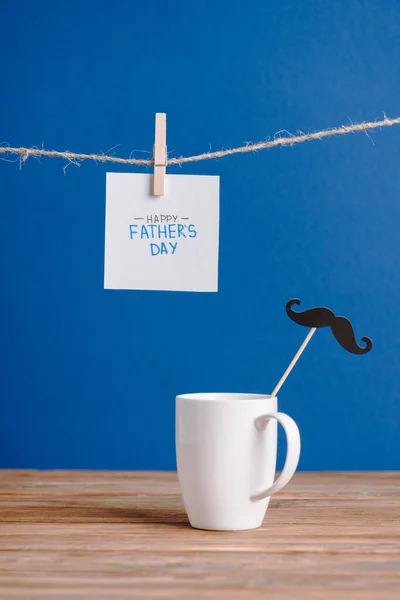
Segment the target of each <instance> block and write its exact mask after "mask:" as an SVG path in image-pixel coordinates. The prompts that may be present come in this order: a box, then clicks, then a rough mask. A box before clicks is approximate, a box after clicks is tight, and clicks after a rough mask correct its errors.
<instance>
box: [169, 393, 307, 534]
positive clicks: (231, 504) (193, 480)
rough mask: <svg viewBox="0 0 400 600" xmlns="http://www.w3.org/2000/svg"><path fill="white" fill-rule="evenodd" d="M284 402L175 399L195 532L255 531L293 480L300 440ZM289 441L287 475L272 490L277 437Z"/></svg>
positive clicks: (242, 397)
mask: <svg viewBox="0 0 400 600" xmlns="http://www.w3.org/2000/svg"><path fill="white" fill-rule="evenodd" d="M277 410H278V399H277V398H276V397H271V396H266V395H263V394H183V395H181V396H177V397H176V458H177V466H178V478H179V484H180V488H181V492H182V497H183V502H184V505H185V508H186V512H187V514H188V517H189V521H190V524H191V525H192V527H195V528H197V529H213V530H225V531H226V530H230V531H232V530H240V529H255V528H256V527H260V525H261V524H262V522H263V519H264V516H265V513H266V510H267V508H268V504H269V501H270V496H271V495H272V494H275V493H276V492H278V491H279V490H281V489H282V488H283V487H284V486H285V485H286V484H287V483H288V482H289V481H290V479H291V478H292V477H293V475H294V473H295V471H296V468H297V464H298V462H299V457H300V434H299V430H298V427H297V425H296V423H295V422H294V421H293V419H292V418H291V417H289V416H288V415H285V414H283V413H279V412H277ZM278 423H280V424H281V425H282V426H283V428H284V430H285V433H286V437H287V455H286V461H285V465H284V468H283V471H282V473H281V475H280V476H279V478H278V479H277V481H276V482H275V483H274V476H275V468H276V452H277V441H278V436H277V430H278Z"/></svg>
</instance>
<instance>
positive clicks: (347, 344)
mask: <svg viewBox="0 0 400 600" xmlns="http://www.w3.org/2000/svg"><path fill="white" fill-rule="evenodd" d="M293 304H298V305H300V300H299V299H298V298H293V299H292V300H289V302H288V303H287V304H286V312H287V314H288V316H289V317H290V318H291V319H292V321H294V322H295V323H298V324H299V325H304V326H305V327H318V328H319V327H330V328H331V330H332V333H333V335H334V336H335V338H336V339H337V341H338V342H339V344H340V345H341V346H342V348H344V349H345V350H347V351H348V352H352V353H353V354H366V353H367V352H369V351H370V350H371V348H372V341H371V340H370V339H369V337H363V338H361V341H363V342H365V344H366V346H365V348H363V347H362V346H359V345H358V344H357V340H356V336H355V335H354V329H353V326H352V324H351V323H350V321H349V319H346V317H336V316H335V314H334V313H333V312H332V311H331V310H330V308H325V307H323V306H318V307H317V308H310V309H309V310H304V311H303V312H296V311H294V310H292V306H293Z"/></svg>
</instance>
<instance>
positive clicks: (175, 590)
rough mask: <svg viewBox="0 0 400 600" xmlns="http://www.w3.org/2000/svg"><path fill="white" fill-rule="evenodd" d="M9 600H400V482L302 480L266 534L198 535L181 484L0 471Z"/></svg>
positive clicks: (139, 477) (371, 477) (340, 477)
mask: <svg viewBox="0 0 400 600" xmlns="http://www.w3.org/2000/svg"><path fill="white" fill-rule="evenodd" d="M0 507H1V510H0V597H1V598H2V599H7V598H56V599H57V600H59V599H64V598H65V599H69V598H71V599H76V598H89V599H90V598H101V599H104V598H109V599H113V600H117V599H119V598H121V599H125V598H149V599H153V598H154V599H158V598H165V599H166V598H171V599H176V600H181V599H188V600H191V599H196V598H199V599H202V598H210V599H222V600H225V599H226V600H228V599H229V600H236V599H243V600H244V599H246V600H248V599H250V600H251V599H255V600H256V599H257V600H258V599H259V598H260V599H261V598H263V599H268V600H283V599H285V600H286V599H296V600H302V599H303V598H304V599H307V600H308V599H310V600H337V599H343V600H361V599H362V600H395V599H396V600H397V599H398V598H400V473H390V472H385V473H382V472H381V473H298V474H297V475H296V476H295V478H294V480H293V482H292V483H291V484H289V486H288V487H287V488H285V490H284V491H283V492H281V493H280V494H278V496H277V497H276V498H273V499H272V501H271V505H270V508H269V510H268V513H267V517H266V519H265V522H264V525H263V527H262V528H260V529H257V530H253V531H244V532H237V533H231V532H207V531H198V530H194V529H191V528H190V526H189V525H188V523H187V519H186V515H185V512H184V509H183V507H182V503H181V499H180V496H179V489H178V484H177V479H176V474H175V473H146V472H107V473H105V472H82V471H79V472H70V471H63V472H49V471H45V472H43V471H0Z"/></svg>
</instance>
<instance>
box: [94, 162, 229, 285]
mask: <svg viewBox="0 0 400 600" xmlns="http://www.w3.org/2000/svg"><path fill="white" fill-rule="evenodd" d="M152 178H153V176H152V175H144V174H137V173H107V194H106V239H105V265H104V287H105V288H107V289H115V290H117V289H118V290H170V291H181V292H184V291H186V292H216V291H218V239H219V177H216V176H203V175H166V177H165V195H164V196H153V195H152Z"/></svg>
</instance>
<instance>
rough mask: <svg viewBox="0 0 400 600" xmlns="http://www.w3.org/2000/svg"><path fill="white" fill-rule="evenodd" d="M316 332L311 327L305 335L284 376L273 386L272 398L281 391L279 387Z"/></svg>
mask: <svg viewBox="0 0 400 600" xmlns="http://www.w3.org/2000/svg"><path fill="white" fill-rule="evenodd" d="M316 331H317V328H316V327H312V328H311V329H310V331H309V332H308V334H307V337H306V339H305V340H304V342H303V343H302V345H301V346H300V348H299V349H298V350H297V352H296V354H295V355H294V357H293V360H292V362H291V363H290V365H289V366H288V368H287V369H286V371H285V372H284V374H283V375H282V377H281V378H280V380H279V381H278V383H277V385H276V386H275V388H274V391H273V392H272V394H271V396H272V397H274V396H276V395H277V393H278V392H279V390H280V389H281V387H282V386H283V384H284V383H285V381H286V379H287V377H288V375H289V373H290V371H291V370H292V369H293V367H294V365H295V364H296V363H297V361H298V360H299V358H300V355H301V354H302V353H303V351H304V349H305V347H306V346H307V344H308V342H309V341H310V340H311V338H312V336H313V335H314V333H315V332H316Z"/></svg>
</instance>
